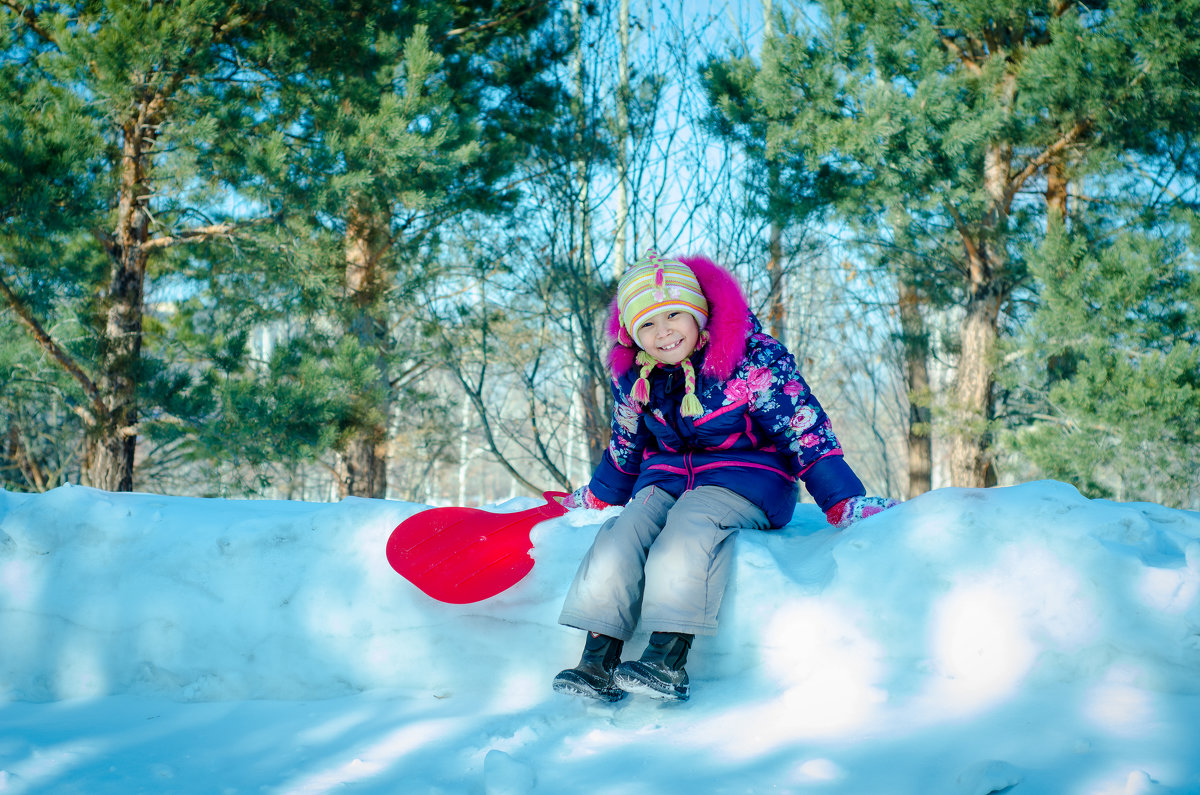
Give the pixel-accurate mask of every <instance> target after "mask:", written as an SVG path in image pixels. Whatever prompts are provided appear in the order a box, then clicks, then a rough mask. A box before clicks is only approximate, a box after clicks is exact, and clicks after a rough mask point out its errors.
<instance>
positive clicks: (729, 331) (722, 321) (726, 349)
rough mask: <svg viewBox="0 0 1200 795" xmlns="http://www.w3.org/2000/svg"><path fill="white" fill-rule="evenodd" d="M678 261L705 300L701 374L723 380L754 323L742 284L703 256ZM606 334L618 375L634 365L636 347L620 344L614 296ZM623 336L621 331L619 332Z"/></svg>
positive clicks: (739, 356)
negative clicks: (705, 340)
mask: <svg viewBox="0 0 1200 795" xmlns="http://www.w3.org/2000/svg"><path fill="white" fill-rule="evenodd" d="M679 261H680V262H682V263H683V264H684V265H687V266H688V267H689V268H691V270H692V273H694V274H696V280H697V281H698V282H700V289H701V290H702V291H703V292H704V297H705V298H706V299H707V300H708V324H707V325H706V326H705V331H707V332H708V335H709V340H708V345H706V346H705V348H704V362H703V364H702V365H701V366H700V373H701V374H702V375H708V376H713V377H715V378H717V379H718V380H721V381H724V380H725V379H727V378H729V377H730V376H731V375H733V371H734V370H735V369H736V368H737V366H738V364H739V363H740V362H741V361H742V359H743V358H745V356H746V342H747V340H748V339H749V338H750V332H751V330H752V329H753V325H752V323H751V320H750V305H749V304H747V303H746V298H745V296H744V295H743V294H742V288H741V285H739V284H738V281H737V279H735V278H734V276H733V274H731V273H730V272H729V271H727V270H725V269H724V268H722V267H721V266H720V265H718V264H716V263H715V262H713V261H712V260H710V259H708V258H706V257H680V258H679ZM607 330H608V335H609V337H611V338H612V340H613V346H612V350H611V351H610V352H609V356H608V363H609V367H610V368H612V372H613V375H616V376H618V377H619V376H621V375H624V374H625V373H626V372H628V371H629V370H630V369H631V368H633V366H634V359H635V358H636V357H637V348H635V347H630V346H626V345H623V344H621V342H620V341H619V335H620V332H621V314H620V310H619V308H618V306H617V301H616V299H615V298H614V299H613V302H612V304H611V305H610V306H609V317H608V326H607ZM620 336H624V335H620Z"/></svg>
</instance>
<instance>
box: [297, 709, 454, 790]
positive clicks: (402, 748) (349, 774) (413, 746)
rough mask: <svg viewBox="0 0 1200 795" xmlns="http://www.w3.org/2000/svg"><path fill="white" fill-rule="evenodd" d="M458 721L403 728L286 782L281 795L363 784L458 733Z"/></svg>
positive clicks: (438, 721) (443, 720)
mask: <svg viewBox="0 0 1200 795" xmlns="http://www.w3.org/2000/svg"><path fill="white" fill-rule="evenodd" d="M461 723H462V721H461V720H459V719H454V718H451V719H442V720H436V719H435V720H428V721H424V722H422V723H417V724H412V725H409V726H404V727H402V728H400V729H397V730H395V731H393V732H389V733H387V734H385V735H384V736H383V738H382V739H380V740H379V741H378V742H375V743H372V744H370V745H368V746H366V747H363V748H356V749H355V750H356V751H357V752H358V755H357V756H355V758H354V759H352V760H350V761H349V762H344V763H342V764H338V765H332V766H330V767H328V768H326V769H324V770H319V771H317V772H315V773H311V774H309V775H307V776H304V777H302V778H299V779H296V780H293V781H289V782H286V783H285V784H283V785H282V786H280V787H279V790H278V791H280V792H287V793H319V792H329V791H331V790H335V789H344V788H345V787H347V786H350V785H353V783H354V782H356V781H365V780H367V779H371V778H374V777H376V776H378V775H381V774H383V773H385V772H387V771H388V770H391V769H393V768H395V767H397V766H398V765H399V764H400V763H401V762H402V761H403V760H404V759H405V758H406V757H409V756H411V755H412V754H414V753H419V752H421V751H422V750H425V749H427V748H428V747H430V746H432V745H434V744H436V743H438V742H440V741H441V740H443V739H445V738H446V737H448V736H450V735H451V734H453V733H454V732H455V731H457V730H459V729H461Z"/></svg>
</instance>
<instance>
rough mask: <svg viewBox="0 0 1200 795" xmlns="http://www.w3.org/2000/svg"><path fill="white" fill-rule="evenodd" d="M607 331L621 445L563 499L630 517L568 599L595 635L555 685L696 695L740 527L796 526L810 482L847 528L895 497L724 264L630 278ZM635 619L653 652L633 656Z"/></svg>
mask: <svg viewBox="0 0 1200 795" xmlns="http://www.w3.org/2000/svg"><path fill="white" fill-rule="evenodd" d="M609 331H610V333H611V335H612V337H613V346H612V351H611V353H610V355H609V364H610V367H611V371H612V376H613V377H612V388H613V397H614V411H613V422H612V438H611V441H610V442H609V444H608V449H607V450H606V451H605V453H604V456H603V458H602V459H601V461H600V464H599V466H597V467H596V470H595V472H594V473H593V474H592V479H591V481H590V482H589V483H588V484H587V485H586V486H582V487H580V488H579V489H578V490H577V491H576V492H575V493H574V494H572V495H571V496H570V497H568V498H567V499H566V500H564V501H563V504H564V505H566V506H567V507H568V508H571V509H576V508H598V509H603V508H607V507H609V506H613V505H623V506H625V507H624V508H623V509H622V510H621V512H620V513H619V514H617V515H616V516H613V517H612V518H610V519H609V520H608V521H606V522H605V523H604V524H603V525H602V526H601V528H600V530H599V532H598V533H597V534H596V540H595V541H594V542H593V543H592V547H591V549H590V550H589V551H588V553H587V555H586V556H585V557H584V559H583V562H582V563H581V564H580V566H579V571H578V572H577V573H576V575H575V580H574V582H572V584H571V588H570V591H569V592H568V594H567V598H566V601H565V604H564V605H563V610H562V614H561V615H560V616H559V622H560V623H562V624H565V625H567V626H571V627H576V628H578V629H583V630H587V632H588V636H587V640H586V642H585V644H584V652H583V657H582V659H581V660H580V662H579V665H577V666H575V667H574V668H568V669H567V670H565V671H562V672H561V673H559V674H558V676H556V677H555V679H554V689H555V690H556V691H558V692H561V693H570V694H575V695H583V696H588V697H591V698H596V699H600V700H604V701H616V700H618V699H620V698H622V697H624V695H625V694H626V693H627V692H635V693H645V694H647V695H650V696H653V697H655V698H660V699H670V700H684V699H686V698H688V696H689V694H690V684H689V681H688V676H687V672H686V671H685V670H684V663H685V662H686V661H687V656H688V651H689V649H690V648H691V645H692V640H693V639H694V637H695V636H696V635H698V634H699V635H712V634H715V633H716V628H717V611H718V609H719V608H720V605H721V598H722V595H723V594H724V592H725V585H726V582H727V581H728V578H729V571H730V567H731V562H732V555H733V540H734V535H735V534H736V533H737V531H738V530H739V529H741V528H754V529H768V528H778V527H782V526H783V525H785V524H787V523H788V522H789V521H791V518H792V514H793V512H794V511H795V508H796V501H797V497H798V496H799V483H800V482H803V483H804V485H805V488H806V489H807V490H808V492H809V493H810V494H811V495H812V497H813V499H814V500H815V501H816V502H817V504H818V505H819V506H820V507H821V510H823V511H825V514H826V516H827V518H828V519H829V522H830V523H831V524H833V525H835V526H837V527H839V528H845V527H849V526H850V524H852V523H853V522H855V521H857V520H859V519H862V518H865V517H867V516H870V515H872V514H875V513H878V512H879V511H882V510H884V509H885V508H887V507H890V506H891V505H894V504H895V501H894V500H885V499H882V498H879V497H867V496H864V495H865V493H866V490H865V489H864V488H863V485H862V483H861V482H860V481H859V479H858V477H857V476H855V474H854V472H853V471H852V470H851V469H850V467H849V466H848V465H847V464H846V463H845V461H844V459H843V457H842V450H841V447H840V446H839V444H838V441H837V437H836V436H834V433H833V427H832V426H831V424H830V422H829V418H828V417H827V416H826V415H825V412H824V410H822V408H821V405H820V404H819V403H818V402H817V400H816V398H815V397H813V395H812V393H811V392H810V391H809V389H808V385H807V384H805V383H804V379H803V378H801V377H800V371H799V369H798V368H797V366H796V362H795V359H794V358H793V357H792V355H791V354H790V353H788V351H787V349H785V348H784V347H783V345H782V344H781V343H780V342H779V341H778V340H775V339H774V338H772V337H771V336H769V335H767V334H765V333H763V331H762V327H761V325H760V324H759V322H758V319H757V318H756V317H755V316H754V314H753V313H752V312H751V311H750V309H749V306H748V305H747V303H746V300H745V298H744V297H743V295H742V291H741V288H740V287H739V286H738V284H737V281H736V280H735V279H734V278H733V276H732V275H731V274H729V273H728V272H727V271H726V270H724V269H723V268H721V267H720V266H718V265H716V264H715V263H713V262H711V261H709V260H707V259H704V258H703V257H689V258H683V259H680V260H673V259H668V258H663V257H659V256H658V255H657V254H654V253H648V254H647V255H645V256H644V257H643V258H642V259H641V260H639V261H638V262H637V263H636V264H635V265H634V266H633V267H632V268H630V269H629V270H628V271H627V272H626V273H625V275H624V276H623V277H622V278H621V281H620V284H618V286H617V295H616V298H615V299H614V301H613V304H612V308H611V315H610V322H609ZM631 497H632V499H631ZM639 622H640V623H641V624H642V625H644V626H646V627H648V628H650V629H651V630H652V634H651V635H650V642H649V644H648V645H647V647H646V650H645V652H644V653H643V654H642V656H641V658H639V659H638V660H632V661H627V662H621V661H620V658H621V651H622V647H623V645H624V643H625V641H627V640H629V638H630V637H632V635H633V632H634V630H635V628H636V627H637V626H638V624H639Z"/></svg>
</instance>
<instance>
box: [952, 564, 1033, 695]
mask: <svg viewBox="0 0 1200 795" xmlns="http://www.w3.org/2000/svg"><path fill="white" fill-rule="evenodd" d="M931 631H932V633H933V639H932V643H933V651H934V655H935V658H936V661H937V666H938V669H939V670H940V671H941V672H942V673H944V674H946V675H947V676H949V677H950V678H951V679H953V680H954V681H955V688H954V690H955V693H956V696H957V698H956V702H957V703H958V705H959V706H960V707H975V706H982V705H984V704H988V703H992V702H994V701H997V700H999V699H1000V698H1002V697H1004V696H1005V695H1006V694H1008V693H1011V692H1012V691H1013V690H1014V689H1015V688H1016V686H1017V684H1018V683H1019V682H1020V681H1021V678H1022V677H1024V676H1025V674H1026V673H1027V672H1028V671H1029V669H1030V667H1031V666H1032V665H1033V662H1034V660H1035V658H1036V656H1037V651H1036V649H1035V647H1034V645H1033V643H1032V642H1031V641H1030V639H1029V635H1028V630H1027V629H1026V627H1025V624H1024V622H1023V621H1022V617H1021V615H1020V613H1019V612H1018V609H1017V607H1016V606H1015V605H1014V604H1013V603H1012V601H1011V600H1010V599H1008V598H1007V597H1006V596H1005V595H1004V594H1002V593H998V592H996V591H995V590H993V588H992V587H991V586H988V585H983V584H978V585H977V584H970V585H960V586H958V587H957V588H955V589H954V590H953V591H951V592H950V593H949V594H947V595H946V596H945V598H943V599H942V600H941V601H940V602H939V603H938V604H937V606H936V607H935V608H934V619H933V622H932V627H931Z"/></svg>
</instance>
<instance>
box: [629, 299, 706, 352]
mask: <svg viewBox="0 0 1200 795" xmlns="http://www.w3.org/2000/svg"><path fill="white" fill-rule="evenodd" d="M637 337H638V343H639V344H641V346H642V350H644V351H645V352H646V353H648V354H650V355H651V356H653V357H654V358H655V359H657V360H658V361H660V362H662V363H663V364H679V363H680V362H682V361H683V360H684V359H686V358H687V357H689V356H691V355H692V351H694V350H696V343H697V342H698V341H699V339H700V327H699V326H698V325H696V318H694V317H692V314H691V313H690V312H659V313H658V314H657V315H651V316H650V317H648V318H646V319H645V320H643V321H642V325H641V326H639V327H638V333H637Z"/></svg>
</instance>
